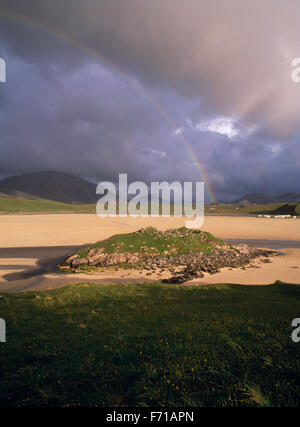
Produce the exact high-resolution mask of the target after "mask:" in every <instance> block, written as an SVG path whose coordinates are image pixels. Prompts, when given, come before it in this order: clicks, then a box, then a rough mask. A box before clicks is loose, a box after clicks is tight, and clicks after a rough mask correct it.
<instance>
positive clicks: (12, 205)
mask: <svg viewBox="0 0 300 427" xmlns="http://www.w3.org/2000/svg"><path fill="white" fill-rule="evenodd" d="M0 212H1V213H2V212H4V213H67V212H83V213H85V212H89V213H95V212H96V205H95V204H90V205H88V204H87V205H71V204H68V203H60V202H54V201H53V200H44V199H35V200H27V199H18V198H13V197H3V198H0Z"/></svg>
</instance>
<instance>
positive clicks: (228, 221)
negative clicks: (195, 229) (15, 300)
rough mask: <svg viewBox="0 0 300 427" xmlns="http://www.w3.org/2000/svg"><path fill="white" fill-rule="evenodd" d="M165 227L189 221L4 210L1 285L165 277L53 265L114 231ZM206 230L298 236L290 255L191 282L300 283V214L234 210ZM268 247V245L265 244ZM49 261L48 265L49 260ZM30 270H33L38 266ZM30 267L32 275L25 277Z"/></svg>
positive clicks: (17, 287)
mask: <svg viewBox="0 0 300 427" xmlns="http://www.w3.org/2000/svg"><path fill="white" fill-rule="evenodd" d="M150 225H151V226H154V227H156V228H158V229H160V230H166V229H168V228H177V227H181V226H184V225H185V219H184V218H174V217H170V218H161V217H160V218H106V219H100V218H98V217H97V216H96V215H92V214H82V215H81V214H65V215H63V214H60V215H59V214H58V215H56V214H53V215H1V216H0V248H1V251H0V291H3V292H5V291H11V292H18V291H23V290H37V289H49V288H55V287H60V286H65V285H67V284H69V283H79V282H81V283H82V282H87V281H97V282H101V283H129V282H149V281H155V280H159V279H161V278H163V277H162V276H159V275H157V274H154V275H149V274H147V273H146V272H142V273H140V272H128V271H127V272H122V271H118V272H113V271H112V272H107V273H105V274H104V273H101V274H98V273H93V274H88V275H87V274H77V275H75V274H71V275H61V274H58V273H53V272H51V269H50V270H49V271H48V270H47V268H48V266H49V265H50V266H51V262H50V263H49V262H48V261H49V260H52V261H53V260H54V261H55V260H56V258H58V257H63V256H64V255H67V254H69V253H72V251H74V248H76V247H77V246H80V245H84V244H89V243H93V242H96V241H99V240H103V239H105V238H107V237H109V236H111V235H113V234H118V233H129V232H132V231H135V230H137V229H140V228H142V227H146V226H150ZM202 230H204V231H209V232H211V233H213V234H214V235H215V236H217V237H220V238H222V239H225V240H226V239H242V240H251V239H256V240H261V241H277V243H278V242H279V247H280V241H284V242H285V245H286V242H289V241H290V242H293V248H289V247H282V248H281V249H280V251H281V252H283V253H284V254H285V255H283V256H277V257H274V258H272V262H271V263H270V264H265V263H262V262H261V261H260V260H257V261H256V262H255V265H256V267H257V268H246V269H245V270H243V269H233V270H230V269H226V268H225V269H222V271H221V272H220V273H217V274H214V275H209V274H205V277H204V278H202V279H196V280H193V281H191V282H187V283H186V284H185V285H188V284H195V285H197V284H209V283H237V284H245V285H267V284H272V283H274V282H275V281H276V280H281V281H286V282H289V283H300V244H299V248H298V247H297V241H299V242H300V220H298V219H280V218H256V217H253V218H252V217H233V216H206V217H205V221H204V225H203V227H202ZM264 247H265V246H264ZM48 264H49V265H48ZM39 268H40V272H39V274H33V275H32V276H31V274H30V271H31V270H34V269H39ZM24 271H25V272H27V271H29V275H28V277H25V278H24V277H22V274H23V272H24Z"/></svg>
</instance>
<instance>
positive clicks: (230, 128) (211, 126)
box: [194, 117, 240, 138]
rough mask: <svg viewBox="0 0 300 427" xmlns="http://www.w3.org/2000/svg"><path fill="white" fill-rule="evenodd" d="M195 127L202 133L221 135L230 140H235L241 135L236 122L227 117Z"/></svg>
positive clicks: (204, 122)
mask: <svg viewBox="0 0 300 427" xmlns="http://www.w3.org/2000/svg"><path fill="white" fill-rule="evenodd" d="M194 127H195V128H196V129H198V130H200V131H201V132H213V133H219V134H221V135H226V136H227V137H228V138H233V137H235V136H237V135H238V134H239V133H240V131H239V129H238V128H237V127H236V125H235V121H234V120H233V119H231V118H227V117H217V118H215V119H211V120H206V121H203V122H200V123H197V124H196V125H195V126H194Z"/></svg>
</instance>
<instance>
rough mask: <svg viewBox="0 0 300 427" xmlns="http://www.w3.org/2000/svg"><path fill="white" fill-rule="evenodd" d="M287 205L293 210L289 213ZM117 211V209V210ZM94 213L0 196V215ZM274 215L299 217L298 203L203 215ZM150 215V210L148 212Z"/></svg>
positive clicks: (214, 207) (216, 208)
mask: <svg viewBox="0 0 300 427" xmlns="http://www.w3.org/2000/svg"><path fill="white" fill-rule="evenodd" d="M287 205H289V207H291V208H293V206H295V210H293V209H292V211H291V212H290V211H289V209H287V207H286V206H287ZM117 210H118V208H117ZM173 211H174V206H173V205H171V207H170V215H171V216H172V215H173ZM1 212H2V213H67V212H70V213H95V212H96V204H95V203H92V204H80V205H78V204H74V205H73V204H68V203H60V202H55V201H52V200H45V199H35V200H28V199H21V198H17V197H10V196H6V195H1V194H0V213H1ZM257 213H265V214H267V213H275V214H281V213H282V214H286V213H292V215H298V216H300V203H289V204H287V203H274V204H268V205H251V206H236V205H229V204H228V205H227V204H219V203H218V204H211V205H205V214H228V215H233V214H257ZM149 214H150V210H149Z"/></svg>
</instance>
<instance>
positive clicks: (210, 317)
mask: <svg viewBox="0 0 300 427" xmlns="http://www.w3.org/2000/svg"><path fill="white" fill-rule="evenodd" d="M299 312H300V286H297V285H285V284H277V285H274V286H260V287H258V286H248V287H247V286H229V285H213V286H209V287H208V286H202V287H180V286H170V285H159V284H154V285H128V286H119V285H118V286H117V285H112V286H101V285H95V284H89V285H74V286H68V287H66V288H62V289H59V290H54V291H45V292H39V293H38V292H28V293H24V294H15V295H8V294H7V295H4V298H1V299H0V317H1V318H4V319H5V320H6V322H7V343H5V344H4V343H1V344H0V352H1V353H0V358H1V364H0V376H1V382H0V405H1V406H7V405H8V406H23V405H24V406H39V405H50V406H54V405H62V406H120V405H125V406H126V405H131V406H135V405H139V406H157V405H162V406H296V405H299V402H300V368H299V356H300V345H299V344H295V343H293V342H292V341H291V321H292V319H294V318H296V317H299Z"/></svg>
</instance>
